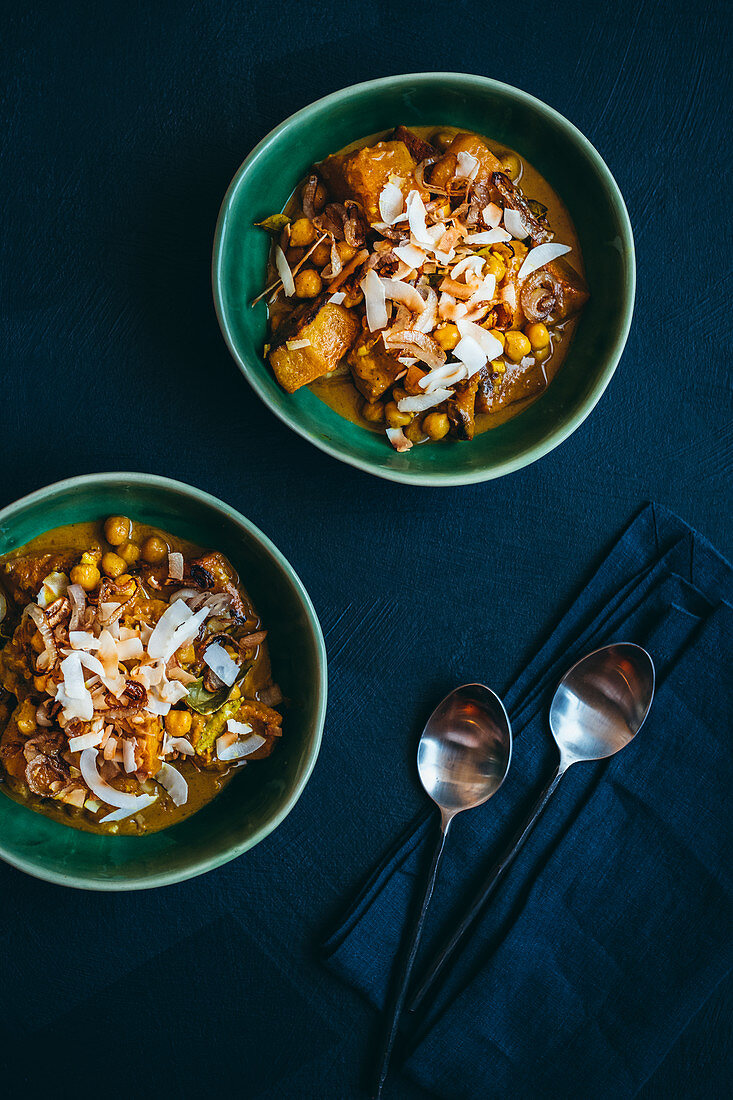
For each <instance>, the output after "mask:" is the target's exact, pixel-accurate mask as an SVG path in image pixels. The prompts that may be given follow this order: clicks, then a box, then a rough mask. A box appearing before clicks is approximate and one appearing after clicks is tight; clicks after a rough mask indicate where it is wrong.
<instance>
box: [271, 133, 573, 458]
mask: <svg viewBox="0 0 733 1100" xmlns="http://www.w3.org/2000/svg"><path fill="white" fill-rule="evenodd" d="M258 224H260V225H261V226H262V228H263V229H265V230H266V231H268V232H269V233H270V234H271V236H272V237H273V242H272V249H271V258H270V270H269V273H268V279H267V284H266V290H265V291H264V292H263V294H262V295H260V297H259V298H258V299H256V301H259V300H260V298H261V297H266V298H267V303H268V309H269V321H270V335H269V342H268V344H267V345H266V347H265V352H266V354H267V355H268V357H269V361H270V364H271V366H272V369H273V371H274V373H275V376H276V378H277V380H278V382H279V383H280V385H281V386H282V387H283V389H284V390H286V391H287V392H288V393H293V392H295V391H296V390H298V389H299V388H300V387H302V386H310V387H311V389H312V390H314V391H315V393H316V394H317V395H318V396H319V397H320V398H321V399H322V400H323V401H325V402H326V403H327V404H328V405H330V406H331V407H332V408H334V409H335V410H336V411H337V412H339V413H340V414H341V415H343V416H346V417H347V418H348V419H350V420H353V421H356V422H357V423H359V424H361V425H363V426H364V427H366V428H372V429H375V430H377V431H381V432H385V433H386V437H387V439H388V440H389V442H390V443H391V445H392V446H393V447H394V448H395V449H396V450H398V451H409V450H410V449H411V448H412V447H413V445H415V444H420V443H425V442H429V441H438V440H441V439H445V438H453V439H459V440H471V439H473V437H474V435H475V434H476V433H477V432H480V431H484V430H486V429H487V428H491V427H493V426H495V425H497V424H499V423H501V422H502V421H504V420H506V419H507V418H508V417H510V416H513V415H516V413H518V412H520V411H521V410H522V409H523V408H525V407H526V406H527V405H528V404H529V403H530V402H531V401H533V400H535V399H536V398H537V397H538V396H540V394H541V393H542V392H543V391H544V390H545V389H546V388H547V386H548V385H549V383H550V381H551V380H552V377H553V376H554V374H555V373H556V371H557V370H558V368H559V366H560V364H561V362H562V359H563V357H564V355H565V354H566V352H567V348H568V344H569V342H570V339H571V337H572V333H573V328H574V324H575V321H576V319H577V316H578V314H579V313H580V311H581V310H582V308H583V306H584V304H585V303H586V301H587V300H588V289H587V286H586V284H585V280H584V277H583V274H582V270H583V265H582V257H581V255H580V248H579V245H578V240H577V236H576V233H575V229H574V227H573V225H572V222H571V221H570V218H569V215H568V214H567V211H566V210H565V208H564V206H563V204H562V201H561V200H560V198H559V196H557V195H556V194H555V193H554V192H553V191H552V190H551V189H550V187H549V185H548V184H547V183H546V181H545V180H544V179H542V177H541V176H540V175H539V174H538V173H537V172H536V171H534V170H533V169H532V167H531V165H529V164H527V163H526V162H524V161H522V159H521V158H520V157H519V156H518V155H517V154H516V153H514V152H513V151H511V150H509V149H496V150H495V151H494V150H492V149H491V148H490V147H489V144H488V143H487V141H486V140H485V139H484V138H483V137H481V136H479V135H478V134H475V133H468V132H465V131H460V130H457V129H441V130H438V131H435V130H434V128H431V127H422V128H418V129H415V130H408V129H406V128H405V127H403V126H399V127H398V128H397V129H396V130H395V131H394V132H393V133H391V134H389V135H384V136H382V138H380V139H379V140H375V139H374V138H369V139H366V140H363V141H361V142H357V143H355V144H354V145H353V146H350V147H348V148H347V149H345V150H343V151H342V152H340V153H337V154H334V155H332V156H329V157H327V158H326V159H325V160H324V161H322V162H321V163H320V164H318V165H317V166H316V167H315V168H314V170H313V171H312V173H311V174H310V175H309V177H308V178H307V179H306V180H305V181H304V183H303V184H302V185H301V186H300V187H299V188H298V189H297V190H296V192H295V195H294V196H293V198H292V199H291V201H290V202H289V203H288V205H287V206H286V208H285V211H284V213H282V214H274V215H272V216H271V217H269V218H267V219H266V220H265V221H264V222H262V223H258ZM568 254H572V263H571V262H570V261H569V260H568V259H566V256H567V255H568Z"/></svg>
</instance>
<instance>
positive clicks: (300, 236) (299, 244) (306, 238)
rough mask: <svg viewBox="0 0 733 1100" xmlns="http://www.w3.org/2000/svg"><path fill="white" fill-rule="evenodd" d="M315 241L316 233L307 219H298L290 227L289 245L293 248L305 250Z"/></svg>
mask: <svg viewBox="0 0 733 1100" xmlns="http://www.w3.org/2000/svg"><path fill="white" fill-rule="evenodd" d="M315 239H316V231H315V228H314V226H313V225H312V224H311V223H310V221H309V220H308V218H298V220H297V221H295V222H293V224H292V225H291V226H290V244H291V246H292V247H293V248H307V247H308V245H311V244H313V242H314V240H315Z"/></svg>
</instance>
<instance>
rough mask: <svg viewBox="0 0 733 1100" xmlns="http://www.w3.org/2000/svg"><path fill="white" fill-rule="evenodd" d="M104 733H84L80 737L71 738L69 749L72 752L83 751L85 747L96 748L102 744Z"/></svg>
mask: <svg viewBox="0 0 733 1100" xmlns="http://www.w3.org/2000/svg"><path fill="white" fill-rule="evenodd" d="M102 736H103V734H102V733H94V732H92V733H82V734H80V736H79V737H70V738H69V749H70V750H71V752H83V751H84V749H95V748H96V747H97V745H99V744H101V741H102Z"/></svg>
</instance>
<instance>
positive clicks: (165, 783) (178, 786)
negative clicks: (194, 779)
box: [155, 764, 188, 806]
mask: <svg viewBox="0 0 733 1100" xmlns="http://www.w3.org/2000/svg"><path fill="white" fill-rule="evenodd" d="M155 782H156V783H160V785H161V787H163V788H165V790H166V791H167V792H168V794H169V795H170V796H171V798H172V799H173V802H174V804H175V805H176V806H185V804H186V803H187V802H188V783H187V782H186V780H185V779H184V778H183V776H182V775H181V773H180V772H179V771H177V770H176V768H174V767H173V765H172V764H164V765H163V767H162V768H161V769H160V771H159V772H158V774H157V775H156V776H155Z"/></svg>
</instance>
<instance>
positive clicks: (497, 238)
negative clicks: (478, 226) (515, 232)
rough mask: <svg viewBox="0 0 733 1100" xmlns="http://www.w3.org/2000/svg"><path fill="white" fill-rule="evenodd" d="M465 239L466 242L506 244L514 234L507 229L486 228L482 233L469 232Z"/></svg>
mask: <svg viewBox="0 0 733 1100" xmlns="http://www.w3.org/2000/svg"><path fill="white" fill-rule="evenodd" d="M464 239H465V241H466V244H479V245H484V244H506V243H507V241H510V240H511V239H512V235H511V233H507V231H506V229H485V230H482V231H481V232H480V233H467V234H466V236H465V238H464Z"/></svg>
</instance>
